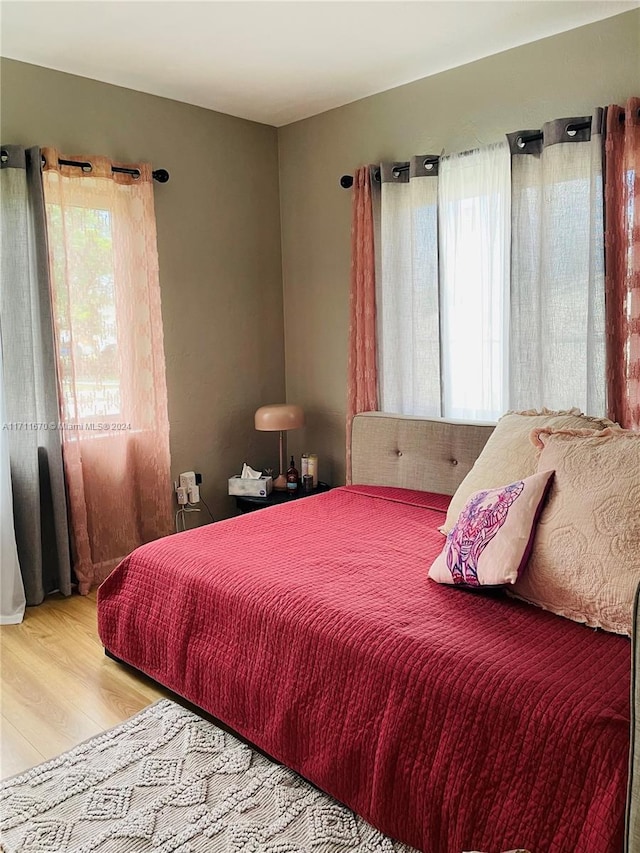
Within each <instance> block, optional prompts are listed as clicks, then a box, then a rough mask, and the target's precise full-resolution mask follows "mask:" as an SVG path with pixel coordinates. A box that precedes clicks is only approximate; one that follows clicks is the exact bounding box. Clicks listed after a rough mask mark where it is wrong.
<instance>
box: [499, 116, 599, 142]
mask: <svg viewBox="0 0 640 853" xmlns="http://www.w3.org/2000/svg"><path fill="white" fill-rule="evenodd" d="M589 127H591V119H589V120H588V121H577V122H575V124H568V125H567V126H566V127H565V133H566V134H568V135H569V136H575V135H576V133H577V132H578V131H579V130H587V128H589ZM543 138H544V134H543V133H542V131H540V133H531V134H529V136H519V137H518V138H517V139H516V145H517V146H518V148H524V146H525V145H526V144H527V143H528V142H537V141H538V140H539V139H543Z"/></svg>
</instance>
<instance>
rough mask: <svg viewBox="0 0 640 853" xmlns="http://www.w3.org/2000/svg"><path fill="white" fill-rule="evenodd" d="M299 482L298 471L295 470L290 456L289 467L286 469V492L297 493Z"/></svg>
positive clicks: (294, 464)
mask: <svg viewBox="0 0 640 853" xmlns="http://www.w3.org/2000/svg"><path fill="white" fill-rule="evenodd" d="M299 481H300V477H299V475H298V469H297V468H296V463H295V461H294V458H293V456H292V457H291V462H290V464H289V467H288V468H287V491H288V492H297V490H298V483H299Z"/></svg>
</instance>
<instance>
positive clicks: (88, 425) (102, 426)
mask: <svg viewBox="0 0 640 853" xmlns="http://www.w3.org/2000/svg"><path fill="white" fill-rule="evenodd" d="M2 429H3V431H10V432H20V431H24V432H45V431H50V432H55V431H56V430H62V431H64V432H105V431H109V432H121V431H123V430H130V429H131V424H128V423H124V422H122V421H120V422H118V423H111V422H106V423H101V422H100V421H95V422H82V423H78V424H72V423H69V424H66V423H61V422H60V421H44V422H40V421H6V422H5V423H3V424H2Z"/></svg>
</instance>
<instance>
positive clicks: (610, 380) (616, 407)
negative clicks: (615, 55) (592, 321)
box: [605, 98, 640, 430]
mask: <svg viewBox="0 0 640 853" xmlns="http://www.w3.org/2000/svg"><path fill="white" fill-rule="evenodd" d="M605 258H606V312H607V395H608V408H609V411H608V415H609V417H610V418H611V419H612V420H614V421H617V422H618V423H620V424H621V426H623V427H626V428H627V429H636V430H637V429H640V98H630V99H629V100H628V101H627V103H626V105H625V107H621V106H617V105H613V106H610V107H608V109H607V136H606V142H605Z"/></svg>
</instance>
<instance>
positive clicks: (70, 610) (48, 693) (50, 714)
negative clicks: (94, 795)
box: [0, 593, 175, 777]
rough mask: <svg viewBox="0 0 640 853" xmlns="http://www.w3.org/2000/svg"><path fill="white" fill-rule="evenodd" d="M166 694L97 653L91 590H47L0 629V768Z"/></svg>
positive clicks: (35, 758) (49, 751) (41, 756)
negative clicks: (15, 621)
mask: <svg viewBox="0 0 640 853" xmlns="http://www.w3.org/2000/svg"><path fill="white" fill-rule="evenodd" d="M168 695H170V694H169V693H168V691H165V690H163V689H162V688H160V687H159V686H158V685H155V684H154V683H153V682H152V681H151V680H150V679H147V678H145V677H144V676H142V675H138V674H137V673H134V672H133V671H132V670H130V669H128V668H127V667H125V666H122V665H121V664H118V663H116V662H115V661H112V660H110V659H109V658H107V657H106V656H105V654H104V651H103V648H102V645H101V643H100V639H99V637H98V633H97V621H96V598H95V593H92V594H91V595H89V596H78V595H74V596H71V597H69V598H63V597H62V596H51V597H50V598H48V599H47V600H46V601H45V602H44V603H43V604H42V605H40V606H39V607H29V608H27V612H26V615H25V619H24V622H22V624H20V625H8V626H3V627H2V628H1V629H0V701H1V705H2V717H3V719H2V726H1V728H0V773H1V774H2V776H3V777H5V776H7V775H14V774H15V773H20V772H22V771H24V770H26V769H28V768H29V767H32V766H33V765H34V764H38V763H40V762H41V761H43V760H45V759H48V758H53V757H54V756H55V755H57V754H59V753H60V752H63V751H64V750H67V749H70V748H71V747H72V746H75V745H76V744H77V743H80V742H81V741H83V740H85V739H86V738H88V737H92V736H93V735H95V734H97V733H98V732H100V731H103V730H104V729H107V728H110V727H111V726H115V725H117V724H118V723H120V722H122V721H123V720H126V719H127V718H128V717H130V716H131V715H132V714H135V713H136V712H138V711H140V710H141V709H142V708H144V707H146V706H147V705H149V704H151V703H152V702H155V701H156V700H157V699H159V698H161V697H162V696H168ZM174 698H175V697H174Z"/></svg>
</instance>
